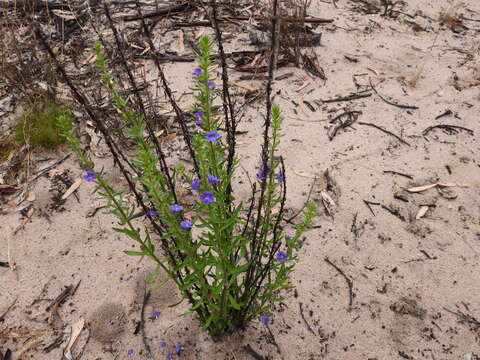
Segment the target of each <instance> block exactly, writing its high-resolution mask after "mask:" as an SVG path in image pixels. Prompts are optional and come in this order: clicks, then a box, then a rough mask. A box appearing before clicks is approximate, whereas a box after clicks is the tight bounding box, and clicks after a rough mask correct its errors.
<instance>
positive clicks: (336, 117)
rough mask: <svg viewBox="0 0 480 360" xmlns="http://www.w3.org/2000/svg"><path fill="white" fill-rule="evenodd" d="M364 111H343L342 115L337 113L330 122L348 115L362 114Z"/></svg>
mask: <svg viewBox="0 0 480 360" xmlns="http://www.w3.org/2000/svg"><path fill="white" fill-rule="evenodd" d="M361 114H362V112H361V111H355V110H354V111H345V112H343V113H341V114H340V115H337V116H335V117H334V118H333V119H332V120H330V121H329V123H330V124H333V123H334V122H335V121H337V120H339V119H340V118H342V117H343V116H347V115H361Z"/></svg>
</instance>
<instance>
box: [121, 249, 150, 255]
mask: <svg viewBox="0 0 480 360" xmlns="http://www.w3.org/2000/svg"><path fill="white" fill-rule="evenodd" d="M123 252H124V253H125V254H127V255H131V256H145V253H143V252H140V251H130V250H123Z"/></svg>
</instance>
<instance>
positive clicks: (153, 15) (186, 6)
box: [122, 1, 192, 21]
mask: <svg viewBox="0 0 480 360" xmlns="http://www.w3.org/2000/svg"><path fill="white" fill-rule="evenodd" d="M191 6H192V2H191V1H185V2H183V3H181V4H178V5H174V6H169V7H166V8H162V9H158V10H156V11H153V12H151V13H147V14H136V15H125V16H123V17H122V20H123V21H136V20H144V19H151V18H156V17H159V16H165V15H171V14H174V13H177V12H181V11H185V10H188V9H190V8H191Z"/></svg>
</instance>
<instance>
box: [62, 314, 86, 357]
mask: <svg viewBox="0 0 480 360" xmlns="http://www.w3.org/2000/svg"><path fill="white" fill-rule="evenodd" d="M84 325H85V319H84V318H82V317H81V318H80V319H79V320H78V321H77V322H76V323H75V324H73V325H72V334H71V335H70V340H69V341H68V344H67V346H66V347H65V349H64V351H63V355H64V356H65V358H67V359H68V360H73V356H72V353H71V352H70V349H71V348H72V347H73V345H74V344H75V341H76V340H77V338H78V336H79V335H80V333H81V332H82V330H83V327H84Z"/></svg>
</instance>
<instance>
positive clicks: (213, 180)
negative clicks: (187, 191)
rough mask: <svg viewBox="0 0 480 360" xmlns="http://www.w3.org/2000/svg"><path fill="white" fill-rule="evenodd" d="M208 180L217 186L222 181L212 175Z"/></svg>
mask: <svg viewBox="0 0 480 360" xmlns="http://www.w3.org/2000/svg"><path fill="white" fill-rule="evenodd" d="M207 178H208V181H210V183H211V184H216V183H218V182H219V181H220V179H219V178H217V177H215V176H213V175H210V174H208V175H207Z"/></svg>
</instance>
